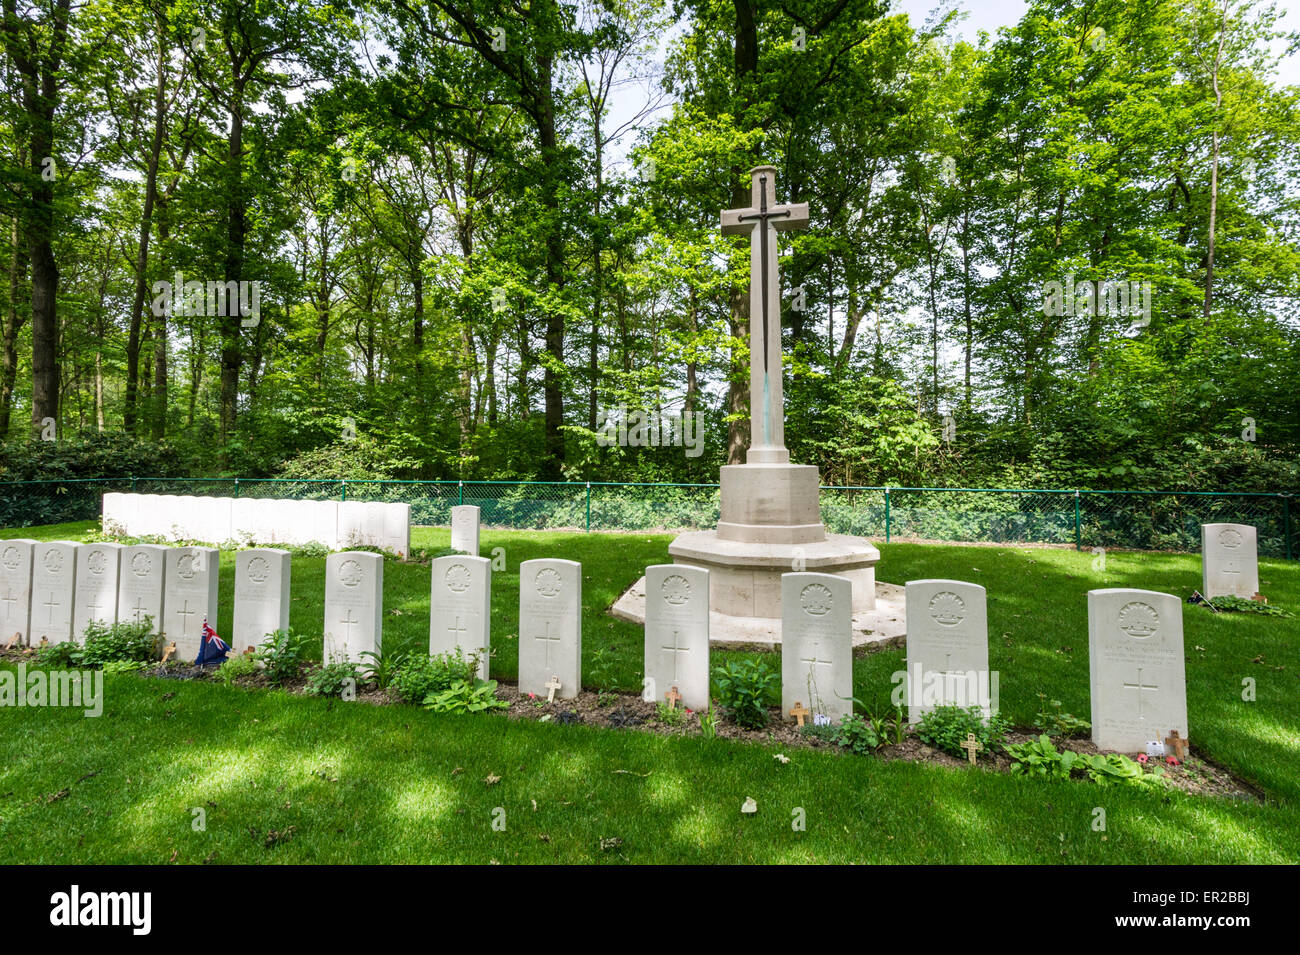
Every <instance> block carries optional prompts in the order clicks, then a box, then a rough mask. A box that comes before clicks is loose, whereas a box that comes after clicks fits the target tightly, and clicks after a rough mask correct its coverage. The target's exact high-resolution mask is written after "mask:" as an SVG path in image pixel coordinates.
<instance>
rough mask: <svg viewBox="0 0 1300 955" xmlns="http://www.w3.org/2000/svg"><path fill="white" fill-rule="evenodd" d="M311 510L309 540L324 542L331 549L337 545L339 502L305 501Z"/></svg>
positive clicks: (316, 542)
mask: <svg viewBox="0 0 1300 955" xmlns="http://www.w3.org/2000/svg"><path fill="white" fill-rule="evenodd" d="M304 503H306V504H307V506H308V508H307V509H308V510H309V511H310V512H311V531H310V533H309V535H308V536H309V538H310V542H311V543H313V544H324V545H325V546H326V547H328V548H330V549H331V550H333V549H334V548H336V547H339V546H340V544H339V502H338V501H306V502H304Z"/></svg>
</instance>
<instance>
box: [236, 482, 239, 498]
mask: <svg viewBox="0 0 1300 955" xmlns="http://www.w3.org/2000/svg"><path fill="white" fill-rule="evenodd" d="M235 497H239V478H235Z"/></svg>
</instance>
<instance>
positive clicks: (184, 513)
mask: <svg viewBox="0 0 1300 955" xmlns="http://www.w3.org/2000/svg"><path fill="white" fill-rule="evenodd" d="M160 497H162V499H163V502H164V504H165V505H166V509H167V530H166V533H165V534H164V535H163V536H165V537H166V538H167V539H168V540H171V541H184V540H197V539H198V536H197V531H198V511H199V504H198V501H199V499H198V498H197V497H195V496H194V495H193V494H163V495H160ZM179 652H180V649H179V644H178V645H177V653H179Z"/></svg>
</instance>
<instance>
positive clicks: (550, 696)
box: [546, 676, 564, 703]
mask: <svg viewBox="0 0 1300 955" xmlns="http://www.w3.org/2000/svg"><path fill="white" fill-rule="evenodd" d="M563 685H564V684H562V683H561V682H560V678H559V677H558V676H553V677H551V678H550V679H549V680H547V681H546V689H548V690H550V692H549V693H547V694H546V702H547V703H554V702H555V691H556V690H558V689H559V688H560V687H561V686H563Z"/></svg>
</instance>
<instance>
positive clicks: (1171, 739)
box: [1165, 730, 1187, 759]
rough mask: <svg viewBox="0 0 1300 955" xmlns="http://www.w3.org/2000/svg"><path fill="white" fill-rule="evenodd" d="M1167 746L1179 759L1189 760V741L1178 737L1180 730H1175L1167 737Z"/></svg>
mask: <svg viewBox="0 0 1300 955" xmlns="http://www.w3.org/2000/svg"><path fill="white" fill-rule="evenodd" d="M1165 746H1167V747H1169V749H1170V751H1171V752H1173V754H1174V755H1175V756H1177V757H1178V758H1179V759H1186V758H1187V740H1185V739H1182V738H1181V737H1180V736H1179V735H1178V730H1174V731H1173V732H1172V733H1170V734H1169V735H1168V736H1166V737H1165Z"/></svg>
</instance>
